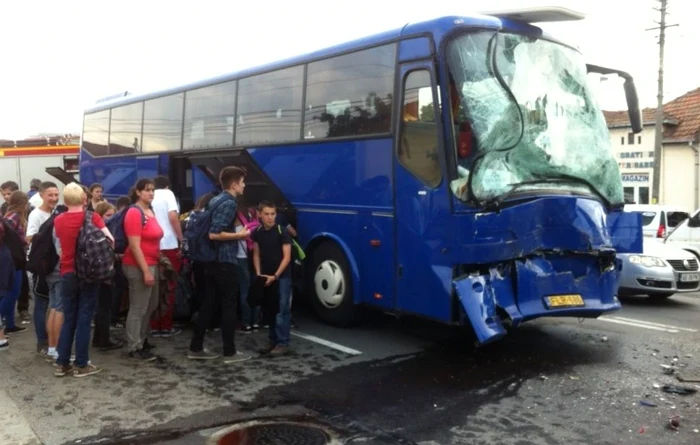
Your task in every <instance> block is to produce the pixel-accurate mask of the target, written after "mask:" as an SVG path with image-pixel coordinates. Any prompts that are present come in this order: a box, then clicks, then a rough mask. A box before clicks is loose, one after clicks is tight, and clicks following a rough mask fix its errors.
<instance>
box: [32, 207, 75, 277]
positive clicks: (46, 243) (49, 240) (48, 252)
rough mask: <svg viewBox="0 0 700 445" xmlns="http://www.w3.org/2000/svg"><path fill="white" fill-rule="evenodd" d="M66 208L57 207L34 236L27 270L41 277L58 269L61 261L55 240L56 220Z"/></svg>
mask: <svg viewBox="0 0 700 445" xmlns="http://www.w3.org/2000/svg"><path fill="white" fill-rule="evenodd" d="M65 210H66V209H65V208H63V207H62V206H61V207H57V208H56V210H55V211H54V212H53V213H52V214H51V216H50V217H49V219H47V220H46V221H44V223H43V224H42V225H41V227H39V231H38V232H37V233H36V234H35V235H34V236H33V237H32V245H31V249H29V258H28V259H27V271H28V272H31V273H32V274H34V275H37V276H39V277H45V276H47V275H49V274H50V273H51V272H53V271H54V270H55V269H56V265H57V264H58V262H59V261H60V259H61V258H60V257H59V256H58V252H56V246H55V245H54V242H53V227H54V220H55V219H56V217H57V216H58V215H60V214H61V213H63V212H64V211H65Z"/></svg>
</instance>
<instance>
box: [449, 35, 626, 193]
mask: <svg viewBox="0 0 700 445" xmlns="http://www.w3.org/2000/svg"><path fill="white" fill-rule="evenodd" d="M447 61H448V65H449V68H450V74H451V83H452V84H451V88H452V89H453V91H452V93H453V101H454V100H457V101H458V102H459V103H458V104H456V107H455V104H453V115H454V116H453V117H454V121H455V124H456V125H457V127H456V131H457V132H458V135H457V145H458V147H457V157H458V165H459V166H458V175H459V177H458V178H457V180H455V181H453V183H452V190H453V191H454V192H455V194H456V195H457V196H458V197H460V198H461V199H464V200H468V199H470V198H475V199H476V200H477V201H479V202H480V203H485V202H488V201H491V200H494V199H497V198H498V197H500V196H503V195H504V194H506V193H509V192H512V191H514V190H513V189H514V188H517V191H524V190H532V189H548V190H552V189H554V190H566V191H572V192H580V193H586V194H591V193H592V192H594V193H595V194H597V195H600V196H602V197H603V198H604V199H605V200H606V201H607V202H608V203H609V204H611V205H616V204H621V203H623V202H624V196H623V191H622V183H621V181H620V173H619V169H618V165H617V162H615V159H614V158H613V156H612V153H611V150H610V136H609V134H608V129H607V126H606V123H605V119H604V117H603V114H602V112H601V111H600V109H599V108H598V105H597V104H596V103H595V101H594V99H593V96H592V93H591V90H590V88H589V87H588V85H587V72H586V67H585V65H584V63H583V61H582V59H581V55H580V54H579V53H578V52H576V51H575V50H573V49H571V48H568V47H566V46H563V45H560V44H557V43H554V42H550V41H547V40H541V39H535V38H531V37H526V36H521V35H515V34H504V33H495V32H491V31H489V32H479V33H472V34H465V35H461V36H458V37H456V38H455V39H454V40H452V41H451V42H450V44H449V45H448V49H447ZM465 134H466V135H467V136H465ZM465 137H466V138H467V140H465ZM470 175H471V176H472V177H471V178H470ZM548 182H549V183H548ZM469 186H471V190H469Z"/></svg>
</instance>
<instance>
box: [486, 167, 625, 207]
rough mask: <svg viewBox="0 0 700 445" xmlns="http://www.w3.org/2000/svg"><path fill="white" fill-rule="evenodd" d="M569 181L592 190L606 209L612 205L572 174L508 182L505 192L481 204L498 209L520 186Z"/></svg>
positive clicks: (584, 181)
mask: <svg viewBox="0 0 700 445" xmlns="http://www.w3.org/2000/svg"><path fill="white" fill-rule="evenodd" d="M571 182H576V183H579V184H583V185H585V186H587V187H588V188H589V189H590V190H592V191H593V193H594V194H595V195H596V196H597V197H598V198H600V200H601V201H602V202H603V204H604V205H605V207H606V209H608V210H610V209H611V208H612V207H613V206H612V205H611V204H610V201H608V200H607V199H606V198H605V196H603V194H602V193H600V192H599V191H598V190H596V188H595V187H593V186H592V185H591V184H589V183H588V181H586V180H584V179H581V178H577V177H574V176H564V177H558V178H542V179H530V180H527V181H522V182H518V183H517V184H509V185H512V188H511V189H510V190H508V191H507V192H505V193H503V194H502V195H500V196H497V197H495V198H493V199H490V200H488V201H487V202H485V203H484V204H483V206H484V209H485V210H496V211H497V210H498V209H500V208H501V205H502V204H503V203H504V202H505V201H506V200H507V199H508V198H510V197H511V196H513V194H515V193H516V192H517V191H518V190H519V189H520V188H521V187H523V186H526V185H533V184H566V183H571Z"/></svg>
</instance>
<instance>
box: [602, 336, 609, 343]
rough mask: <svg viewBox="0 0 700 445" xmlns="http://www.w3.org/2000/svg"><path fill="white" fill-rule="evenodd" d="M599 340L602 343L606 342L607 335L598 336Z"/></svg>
mask: <svg viewBox="0 0 700 445" xmlns="http://www.w3.org/2000/svg"><path fill="white" fill-rule="evenodd" d="M600 341H602V342H603V343H606V342H607V341H608V337H606V336H602V337H600Z"/></svg>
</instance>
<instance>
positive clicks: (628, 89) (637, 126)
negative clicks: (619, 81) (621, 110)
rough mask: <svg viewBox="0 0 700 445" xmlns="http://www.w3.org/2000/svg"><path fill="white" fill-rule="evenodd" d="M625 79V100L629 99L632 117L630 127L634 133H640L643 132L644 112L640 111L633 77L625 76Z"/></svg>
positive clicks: (629, 109)
mask: <svg viewBox="0 0 700 445" xmlns="http://www.w3.org/2000/svg"><path fill="white" fill-rule="evenodd" d="M623 77H624V78H625V85H624V88H625V98H626V99H627V112H628V113H629V116H630V125H631V126H632V132H634V133H640V132H641V131H642V111H641V110H640V109H639V96H637V88H636V87H635V85H634V79H632V77H631V76H627V77H625V76H623Z"/></svg>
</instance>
